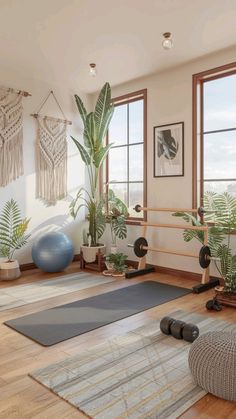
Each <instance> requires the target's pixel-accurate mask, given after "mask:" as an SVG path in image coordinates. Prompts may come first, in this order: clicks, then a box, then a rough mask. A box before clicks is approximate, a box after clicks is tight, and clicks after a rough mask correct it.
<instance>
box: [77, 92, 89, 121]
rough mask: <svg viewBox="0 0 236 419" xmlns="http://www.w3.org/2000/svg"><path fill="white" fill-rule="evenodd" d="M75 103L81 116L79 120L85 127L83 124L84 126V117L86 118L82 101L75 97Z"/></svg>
mask: <svg viewBox="0 0 236 419" xmlns="http://www.w3.org/2000/svg"><path fill="white" fill-rule="evenodd" d="M75 101H76V105H77V108H78V110H79V114H80V116H81V119H82V121H83V124H84V126H85V124H86V117H87V111H86V109H85V106H84V104H83V102H82V100H81V99H80V97H79V96H78V95H75Z"/></svg>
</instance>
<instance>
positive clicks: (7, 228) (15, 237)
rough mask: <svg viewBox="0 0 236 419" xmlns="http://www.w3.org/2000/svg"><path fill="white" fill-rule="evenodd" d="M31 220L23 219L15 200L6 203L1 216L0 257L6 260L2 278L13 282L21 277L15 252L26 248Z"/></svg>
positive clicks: (2, 265) (2, 269)
mask: <svg viewBox="0 0 236 419" xmlns="http://www.w3.org/2000/svg"><path fill="white" fill-rule="evenodd" d="M29 221H30V220H29V219H27V218H24V219H22V218H21V214H20V210H19V207H18V205H17V202H16V201H14V199H11V200H10V201H8V202H6V204H5V206H4V207H3V210H2V213H1V214H0V256H2V257H4V258H6V260H5V261H4V262H1V264H0V268H1V270H0V272H1V275H0V278H1V279H2V280H13V279H17V278H19V277H20V275H21V273H20V267H19V263H18V261H17V260H16V259H14V254H15V251H16V250H18V249H20V248H21V247H23V246H25V245H26V243H27V241H28V238H29V237H30V235H29V234H26V230H27V228H28V224H29Z"/></svg>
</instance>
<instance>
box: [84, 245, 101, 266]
mask: <svg viewBox="0 0 236 419" xmlns="http://www.w3.org/2000/svg"><path fill="white" fill-rule="evenodd" d="M81 250H82V252H83V258H84V260H85V262H87V263H92V262H95V261H96V255H97V253H98V251H100V252H101V253H102V254H103V255H105V252H106V246H105V245H104V244H99V245H98V246H87V245H83V246H81Z"/></svg>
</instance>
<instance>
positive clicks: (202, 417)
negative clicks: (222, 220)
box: [0, 262, 236, 419]
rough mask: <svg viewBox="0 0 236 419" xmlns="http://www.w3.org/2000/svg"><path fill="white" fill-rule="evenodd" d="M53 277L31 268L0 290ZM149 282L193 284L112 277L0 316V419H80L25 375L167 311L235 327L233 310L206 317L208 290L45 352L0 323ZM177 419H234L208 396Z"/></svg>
mask: <svg viewBox="0 0 236 419" xmlns="http://www.w3.org/2000/svg"><path fill="white" fill-rule="evenodd" d="M78 271H79V268H78V262H75V263H73V264H72V265H71V266H70V267H69V268H68V269H67V270H66V272H65V273H73V272H78ZM65 273H64V274H65ZM92 274H94V272H92ZM62 275H63V274H62ZM53 277H58V274H45V273H42V272H40V271H39V270H36V269H35V270H33V271H26V272H23V273H22V277H21V278H20V279H18V280H17V281H14V282H12V283H7V282H5V283H4V282H3V281H2V282H0V288H4V287H8V286H12V285H16V284H22V283H28V282H29V283H30V282H34V281H39V280H42V279H49V278H50V279H52V278H53ZM150 279H152V280H158V281H160V282H165V283H169V284H173V285H179V286H183V287H187V288H191V287H192V286H193V285H195V284H196V281H194V280H190V279H183V278H178V277H176V276H170V275H166V274H160V273H159V274H158V273H152V274H149V275H145V276H143V277H137V278H133V279H130V280H125V279H123V278H117V280H116V281H115V282H113V283H109V284H105V285H99V286H97V287H94V288H89V289H86V290H82V291H77V292H74V293H70V294H67V295H64V296H59V297H54V298H50V299H47V300H44V301H39V302H37V303H32V304H28V305H25V306H22V307H18V308H14V309H10V310H6V311H2V312H0V336H1V337H0V389H1V391H0V419H18V418H22V419H31V418H36V419H47V418H48V419H54V418H56V419H57V418H58V419H64V418H65V419H67V418H70V419H74V418H75V419H77V418H78V419H80V418H85V417H86V416H85V415H83V414H82V413H80V412H79V411H78V410H76V409H75V408H74V407H72V406H70V405H69V404H67V403H66V402H65V401H63V400H61V399H60V398H59V397H57V396H56V395H54V394H53V393H51V392H50V391H49V390H47V389H45V388H44V387H43V386H41V385H40V384H38V383H37V382H35V381H34V380H32V379H31V378H29V377H28V373H29V372H31V371H32V370H34V369H36V368H40V367H43V366H46V365H47V364H50V363H52V362H56V361H60V360H62V359H65V358H66V357H70V356H71V355H75V354H78V353H79V352H80V351H83V350H86V349H87V348H89V347H91V346H92V347H93V346H95V345H96V344H99V343H102V342H103V341H104V340H105V339H108V338H112V337H114V336H118V335H122V334H124V333H125V332H127V331H129V330H132V329H134V328H136V327H139V326H141V325H143V324H145V323H146V322H148V321H149V320H150V319H154V318H157V317H159V318H160V317H162V316H164V315H167V314H168V313H170V312H171V311H174V310H176V309H182V310H186V311H191V312H198V313H200V314H205V315H208V316H213V317H217V318H219V319H223V320H226V321H230V322H234V323H236V310H234V309H231V308H226V307H225V308H223V310H222V311H221V312H206V309H205V302H206V301H207V300H208V299H210V298H211V297H212V295H213V291H212V290H209V291H207V292H205V293H202V294H199V295H196V294H189V295H187V296H185V297H182V298H179V299H177V300H174V301H170V302H169V303H166V304H163V305H161V306H158V307H155V308H152V309H150V310H147V311H145V312H142V313H139V314H136V315H134V316H132V317H128V318H126V319H123V320H120V321H118V322H116V323H113V324H110V325H107V326H104V327H101V328H100V329H97V330H95V331H92V332H89V333H86V334H84V335H81V336H78V337H75V338H73V339H70V340H67V341H65V342H62V343H59V344H58V345H55V346H52V347H49V348H45V347H42V346H40V345H38V344H36V343H35V342H33V341H31V340H30V339H27V338H26V337H24V336H22V335H20V334H19V333H16V332H15V331H13V330H11V329H10V328H8V327H6V326H5V325H3V324H2V323H3V322H4V321H5V320H9V319H12V318H16V317H19V316H22V315H27V314H30V313H33V312H37V311H40V310H44V309H46V308H51V307H54V306H57V305H61V304H65V303H68V302H72V301H75V300H79V299H84V298H87V297H91V296H94V295H98V294H102V293H104V292H108V291H112V290H115V289H119V288H122V287H125V286H129V285H132V284H135V283H138V282H140V281H146V280H150ZM181 418H182V419H193V418H194V419H195V418H198V419H211V418H212V419H213V418H214V419H215V418H217V419H224V418H229V419H234V418H236V403H231V402H227V401H224V400H221V399H218V398H216V397H214V396H211V395H207V396H205V397H204V398H203V399H201V400H200V401H199V402H198V403H196V404H195V405H194V406H193V407H192V408H190V409H189V410H188V411H187V412H185V413H184V414H183V415H182V416H181ZM104 419H105V418H104ZM106 419H107V418H106ZM109 419H112V418H109Z"/></svg>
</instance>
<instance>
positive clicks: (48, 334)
mask: <svg viewBox="0 0 236 419" xmlns="http://www.w3.org/2000/svg"><path fill="white" fill-rule="evenodd" d="M189 293H191V290H190V289H186V288H180V287H176V286H172V285H167V284H162V283H158V282H155V281H145V282H142V283H140V284H137V285H131V286H128V287H125V288H121V289H119V290H116V291H111V292H107V293H105V294H101V295H97V296H95V297H91V298H86V299H84V300H79V301H74V302H73V303H69V304H64V305H61V306H58V307H54V308H52V309H49V310H44V311H40V312H38V313H33V314H30V315H27V316H24V317H19V318H17V319H14V320H9V321H6V322H5V324H6V325H7V326H9V327H11V328H12V329H14V330H16V331H17V332H20V333H22V334H23V335H25V336H27V337H29V338H30V339H33V340H34V341H36V342H38V343H40V344H41V345H43V346H51V345H55V344H56V343H59V342H62V341H64V340H67V339H70V338H72V337H74V336H78V335H81V334H83V333H86V332H89V331H91V330H94V329H97V328H99V327H102V326H105V325H107V324H109V323H113V322H115V321H117V320H121V319H124V318H125V317H129V316H132V315H133V314H137V313H140V312H141V311H144V310H148V309H149V308H152V307H155V306H158V305H160V304H164V303H166V302H168V301H171V300H174V299H175V298H179V297H183V296H184V295H187V294H189Z"/></svg>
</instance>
